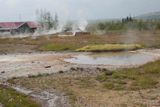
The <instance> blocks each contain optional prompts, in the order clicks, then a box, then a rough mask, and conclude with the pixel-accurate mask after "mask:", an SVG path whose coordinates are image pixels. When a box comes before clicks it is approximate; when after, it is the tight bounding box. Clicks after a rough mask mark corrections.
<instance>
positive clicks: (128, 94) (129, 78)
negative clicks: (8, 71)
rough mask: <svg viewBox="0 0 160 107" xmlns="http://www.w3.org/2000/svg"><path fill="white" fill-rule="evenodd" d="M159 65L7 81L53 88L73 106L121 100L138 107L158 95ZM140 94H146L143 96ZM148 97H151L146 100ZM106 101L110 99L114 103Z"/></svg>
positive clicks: (107, 103) (158, 96)
mask: <svg viewBox="0 0 160 107" xmlns="http://www.w3.org/2000/svg"><path fill="white" fill-rule="evenodd" d="M159 65H160V61H156V62H151V63H148V64H146V65H143V66H141V67H138V68H131V69H121V70H116V71H108V70H103V71H101V73H92V74H91V73H87V72H78V71H77V72H71V73H67V74H66V73H59V74H52V75H46V76H37V77H33V78H32V77H30V78H15V79H11V80H9V82H10V83H13V84H17V85H22V86H24V87H28V88H32V89H42V90H47V89H53V90H54V89H56V90H58V91H60V92H65V93H66V95H67V96H69V101H70V103H71V104H72V106H73V107H84V106H86V107H90V106H92V107H99V106H114V107H121V106H119V105H123V104H125V105H127V106H131V107H132V106H135V105H136V106H137V107H139V106H140V104H145V105H147V104H150V102H152V101H154V103H155V101H156V100H157V99H159V98H160V91H159V90H160V78H159V77H160V66H159ZM72 69H73V68H72ZM153 89H154V90H153ZM141 90H143V91H141ZM148 90H151V91H148ZM142 96H147V100H146V99H143V97H142ZM128 98H129V99H130V100H128ZM153 98H154V99H153ZM148 99H151V100H150V102H148ZM110 101H111V102H113V101H114V104H113V103H111V102H110ZM135 102H136V103H135ZM117 104H118V105H117Z"/></svg>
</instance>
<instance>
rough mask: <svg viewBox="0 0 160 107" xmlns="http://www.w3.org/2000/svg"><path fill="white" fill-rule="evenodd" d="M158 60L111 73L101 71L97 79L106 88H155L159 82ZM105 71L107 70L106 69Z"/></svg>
mask: <svg viewBox="0 0 160 107" xmlns="http://www.w3.org/2000/svg"><path fill="white" fill-rule="evenodd" d="M159 64H160V61H157V62H152V63H148V64H146V65H144V66H142V67H139V68H132V69H123V70H118V71H114V72H113V74H112V75H107V73H103V74H101V75H98V76H97V80H98V81H99V82H101V83H102V84H104V87H105V88H108V89H115V90H116V89H119V86H121V87H123V89H125V90H140V89H148V88H155V87H157V85H158V84H159V82H160V80H159V76H160V67H159ZM106 72H107V71H106Z"/></svg>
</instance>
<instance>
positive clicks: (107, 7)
mask: <svg viewBox="0 0 160 107" xmlns="http://www.w3.org/2000/svg"><path fill="white" fill-rule="evenodd" d="M0 4H1V9H0V17H1V18H0V21H19V20H20V19H21V20H35V11H36V9H46V10H48V11H50V12H51V13H52V14H54V13H55V12H57V13H58V15H59V17H60V19H61V20H67V19H79V18H81V17H82V18H86V19H99V18H103V19H104V18H118V17H125V16H127V15H129V14H133V15H137V14H142V13H147V12H152V11H159V10H160V6H159V4H160V0H139V1H137V0H0ZM20 16H21V18H20Z"/></svg>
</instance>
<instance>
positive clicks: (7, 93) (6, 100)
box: [0, 85, 40, 107]
mask: <svg viewBox="0 0 160 107" xmlns="http://www.w3.org/2000/svg"><path fill="white" fill-rule="evenodd" d="M0 102H1V103H2V104H3V106H4V107H40V105H39V104H37V103H36V102H34V101H32V100H30V98H29V97H28V96H26V95H23V94H20V93H18V92H16V91H15V90H13V89H10V88H7V87H5V86H2V85H0Z"/></svg>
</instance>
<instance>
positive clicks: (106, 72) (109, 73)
mask: <svg viewBox="0 0 160 107" xmlns="http://www.w3.org/2000/svg"><path fill="white" fill-rule="evenodd" d="M112 74H113V71H108V70H107V71H105V75H112Z"/></svg>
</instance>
